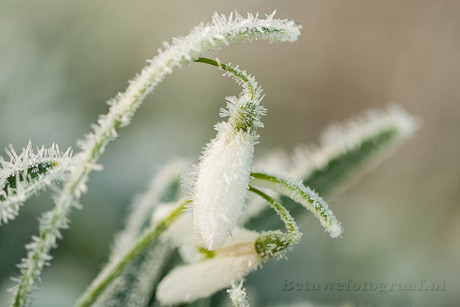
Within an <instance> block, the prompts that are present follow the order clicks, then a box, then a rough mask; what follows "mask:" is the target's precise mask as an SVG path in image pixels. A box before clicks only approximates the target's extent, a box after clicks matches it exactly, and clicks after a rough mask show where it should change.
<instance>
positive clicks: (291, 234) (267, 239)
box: [249, 186, 302, 259]
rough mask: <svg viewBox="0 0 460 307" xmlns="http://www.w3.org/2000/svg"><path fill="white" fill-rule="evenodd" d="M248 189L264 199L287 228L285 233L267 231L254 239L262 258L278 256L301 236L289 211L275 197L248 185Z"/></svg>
mask: <svg viewBox="0 0 460 307" xmlns="http://www.w3.org/2000/svg"><path fill="white" fill-rule="evenodd" d="M249 191H250V192H253V193H255V194H257V195H259V196H260V197H262V198H263V199H265V200H266V201H267V202H268V204H269V205H270V207H272V208H273V209H274V210H275V211H276V213H278V215H279V216H280V218H281V220H282V221H283V222H284V225H285V226H286V229H287V235H286V234H283V233H281V232H279V231H268V232H266V233H264V234H262V235H261V236H260V237H259V238H257V240H256V244H255V245H256V251H257V253H258V254H259V255H260V256H261V257H262V258H264V259H270V258H274V257H279V256H281V255H282V254H283V253H285V252H286V251H287V250H288V249H289V248H290V247H291V246H292V245H294V244H297V243H298V242H299V240H300V237H301V236H302V233H301V232H300V231H299V228H298V227H297V224H296V222H295V220H294V218H293V217H292V216H291V214H290V213H289V211H288V210H287V209H286V208H285V207H284V206H283V205H282V204H281V203H280V202H279V201H278V200H276V199H274V198H273V197H270V196H268V195H267V194H265V193H264V192H262V191H260V190H258V189H256V188H254V187H252V186H249Z"/></svg>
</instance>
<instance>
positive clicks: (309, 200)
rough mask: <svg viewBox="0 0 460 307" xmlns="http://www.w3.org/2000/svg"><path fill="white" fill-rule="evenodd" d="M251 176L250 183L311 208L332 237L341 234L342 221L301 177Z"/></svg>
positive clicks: (260, 174) (259, 174)
mask: <svg viewBox="0 0 460 307" xmlns="http://www.w3.org/2000/svg"><path fill="white" fill-rule="evenodd" d="M251 177H252V179H251V181H250V185H252V186H258V187H265V188H269V189H271V190H273V191H275V192H277V193H280V194H282V195H284V196H287V197H289V198H291V199H292V200H294V201H295V202H297V203H299V204H301V205H302V206H304V207H305V208H306V209H308V210H310V211H311V212H312V213H313V214H314V215H315V217H316V218H317V219H318V220H319V221H320V222H321V224H322V225H323V227H324V228H325V229H326V231H328V232H329V234H330V235H331V237H333V238H335V237H338V236H340V235H341V233H342V227H341V225H340V222H339V221H338V220H337V218H336V217H335V216H334V214H333V213H332V211H331V210H330V209H329V206H328V205H327V204H326V202H325V201H324V200H323V199H322V198H321V197H319V196H318V194H316V193H315V192H314V191H313V190H311V189H310V188H308V187H305V186H304V185H303V183H302V181H301V180H300V179H299V180H291V179H287V178H282V177H279V176H276V175H269V174H265V173H251Z"/></svg>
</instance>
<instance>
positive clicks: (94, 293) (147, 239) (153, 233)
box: [76, 200, 191, 307]
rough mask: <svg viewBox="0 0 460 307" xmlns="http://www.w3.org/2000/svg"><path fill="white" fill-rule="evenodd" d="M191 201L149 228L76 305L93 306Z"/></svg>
mask: <svg viewBox="0 0 460 307" xmlns="http://www.w3.org/2000/svg"><path fill="white" fill-rule="evenodd" d="M190 202H191V201H190V200H186V201H182V202H181V203H180V204H179V205H178V206H177V207H176V208H175V209H174V210H173V211H172V212H171V214H169V215H168V216H167V217H166V218H165V219H163V220H162V221H161V222H159V223H158V224H156V225H155V226H154V227H153V228H150V229H149V230H147V231H146V232H145V233H144V235H143V236H142V237H141V238H140V239H139V240H138V241H137V243H136V244H134V245H133V247H132V248H131V250H129V251H128V252H126V254H125V255H124V256H122V257H121V258H120V260H119V261H117V262H114V263H113V265H111V266H109V267H107V268H106V269H104V270H103V271H102V272H101V273H100V274H99V276H98V277H97V278H96V279H95V280H94V281H93V283H92V284H91V285H90V286H89V288H88V289H87V290H86V292H85V293H84V294H83V295H82V296H81V297H80V299H79V300H78V302H77V304H76V306H78V307H84V306H91V305H92V304H93V303H94V302H95V301H96V299H97V298H98V297H99V295H101V294H102V292H103V291H104V290H105V289H106V288H107V287H108V286H109V285H110V283H111V282H112V281H113V280H114V279H115V278H116V277H117V276H119V275H120V274H121V273H122V272H123V270H124V269H125V268H126V267H127V266H128V265H129V264H130V263H132V262H133V261H134V260H135V259H136V258H137V256H139V255H140V254H141V253H142V252H144V251H145V250H146V249H147V248H148V247H149V246H151V245H152V243H153V242H155V240H156V239H158V237H159V236H160V235H161V234H162V233H163V232H164V231H165V230H166V229H168V227H169V226H170V225H171V224H172V223H173V222H174V221H175V220H176V219H177V218H178V217H179V216H181V215H182V213H183V212H184V209H185V206H186V205H187V204H189V203H190Z"/></svg>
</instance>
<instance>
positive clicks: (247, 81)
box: [195, 57, 255, 99]
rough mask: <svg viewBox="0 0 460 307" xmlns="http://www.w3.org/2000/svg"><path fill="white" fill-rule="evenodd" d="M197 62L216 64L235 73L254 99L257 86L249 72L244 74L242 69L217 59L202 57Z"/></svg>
mask: <svg viewBox="0 0 460 307" xmlns="http://www.w3.org/2000/svg"><path fill="white" fill-rule="evenodd" d="M195 62H197V63H205V64H209V65H213V66H216V67H217V68H219V69H222V70H225V71H227V72H229V73H231V74H232V75H234V76H235V77H237V78H239V79H240V80H241V81H242V82H244V84H245V85H246V88H247V90H248V92H249V93H250V95H251V99H254V95H255V88H254V86H253V84H252V82H251V80H250V79H249V76H248V75H247V74H244V73H243V71H241V70H239V69H236V68H234V67H232V66H230V65H227V64H223V63H220V62H217V61H216V60H212V59H208V58H203V57H200V58H198V59H196V60H195Z"/></svg>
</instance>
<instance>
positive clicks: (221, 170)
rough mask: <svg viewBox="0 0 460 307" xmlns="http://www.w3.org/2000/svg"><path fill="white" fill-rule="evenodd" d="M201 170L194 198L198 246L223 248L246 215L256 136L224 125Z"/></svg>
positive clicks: (204, 158) (210, 147) (207, 150)
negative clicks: (240, 218)
mask: <svg viewBox="0 0 460 307" xmlns="http://www.w3.org/2000/svg"><path fill="white" fill-rule="evenodd" d="M216 130H217V136H216V138H215V139H214V140H212V141H211V143H210V144H209V145H208V147H207V149H206V151H205V153H204V155H203V157H202V158H201V163H200V165H199V168H198V174H197V179H196V183H195V189H194V195H193V204H192V209H193V224H194V227H195V230H196V232H197V235H198V243H199V244H200V245H202V246H204V247H205V248H207V249H208V250H215V249H216V248H219V247H220V246H222V244H223V243H224V242H225V240H226V239H227V237H228V236H229V234H230V233H231V232H232V230H233V228H234V227H235V225H236V223H237V222H238V219H239V217H240V216H241V214H242V213H243V209H244V203H245V200H246V195H247V191H248V184H249V174H250V170H251V165H252V159H253V155H254V136H253V135H252V134H251V133H247V132H244V131H235V130H234V129H233V127H232V126H231V125H230V124H229V123H227V122H223V123H220V124H217V125H216Z"/></svg>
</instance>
